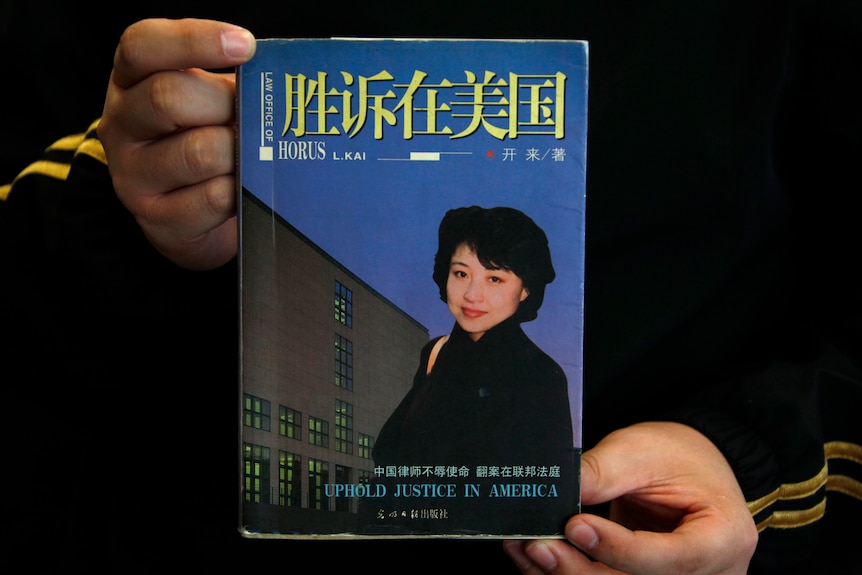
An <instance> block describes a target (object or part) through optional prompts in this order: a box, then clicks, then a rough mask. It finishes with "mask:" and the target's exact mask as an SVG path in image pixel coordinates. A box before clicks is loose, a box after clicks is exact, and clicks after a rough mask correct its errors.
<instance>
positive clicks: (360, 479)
mask: <svg viewBox="0 0 862 575" xmlns="http://www.w3.org/2000/svg"><path fill="white" fill-rule="evenodd" d="M356 482H357V483H358V484H360V485H369V484H370V483H371V472H370V471H368V470H367V469H360V470H359V472H358V473H357V474H356Z"/></svg>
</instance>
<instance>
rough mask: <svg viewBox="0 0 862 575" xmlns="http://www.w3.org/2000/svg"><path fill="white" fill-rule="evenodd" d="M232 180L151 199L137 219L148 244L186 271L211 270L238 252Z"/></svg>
mask: <svg viewBox="0 0 862 575" xmlns="http://www.w3.org/2000/svg"><path fill="white" fill-rule="evenodd" d="M235 214H236V196H235V189H234V178H233V177H220V178H214V179H212V180H209V181H206V182H202V183H200V184H196V185H194V186H189V187H188V188H184V189H181V190H176V191H174V192H171V193H170V194H164V195H162V196H158V197H156V198H154V199H153V200H152V201H151V202H150V203H149V205H148V210H146V211H145V212H143V215H140V216H138V220H139V221H140V222H141V228H142V229H143V230H144V232H145V233H146V235H147V237H148V238H149V239H150V242H151V243H152V244H153V245H154V246H155V247H156V248H157V249H158V250H159V251H160V252H161V253H162V254H163V255H164V256H165V257H167V258H168V259H170V260H171V261H173V262H174V263H177V264H179V265H180V266H182V267H186V268H189V269H213V268H215V267H218V266H220V265H222V264H224V263H225V262H227V261H228V260H230V259H231V258H232V257H233V256H234V255H236V251H237V227H236V226H237V222H236V215H235Z"/></svg>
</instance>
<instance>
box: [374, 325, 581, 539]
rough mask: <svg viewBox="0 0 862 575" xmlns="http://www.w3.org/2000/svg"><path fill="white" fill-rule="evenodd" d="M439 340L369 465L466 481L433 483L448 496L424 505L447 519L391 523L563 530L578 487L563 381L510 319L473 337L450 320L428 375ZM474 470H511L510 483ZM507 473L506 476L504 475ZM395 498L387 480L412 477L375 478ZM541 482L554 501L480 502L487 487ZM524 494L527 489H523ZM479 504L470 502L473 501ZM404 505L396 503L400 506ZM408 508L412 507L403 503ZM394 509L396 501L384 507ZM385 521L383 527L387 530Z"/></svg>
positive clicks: (424, 357) (411, 527) (422, 527)
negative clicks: (444, 471) (447, 470)
mask: <svg viewBox="0 0 862 575" xmlns="http://www.w3.org/2000/svg"><path fill="white" fill-rule="evenodd" d="M439 339H440V338H435V339H433V340H432V341H430V342H429V343H428V344H426V345H425V346H424V348H423V349H422V352H421V354H420V362H419V368H418V369H417V370H416V375H415V376H414V378H413V387H412V388H411V389H410V391H409V392H408V393H407V395H406V396H405V397H404V399H403V400H402V401H401V403H400V405H399V406H398V407H397V408H396V409H395V411H394V412H393V413H392V415H391V416H390V417H389V419H388V420H387V422H386V424H385V425H384V426H383V428H382V429H381V431H380V433H379V434H378V436H377V441H376V443H375V445H374V453H373V457H374V465H375V467H376V468H386V467H387V466H395V467H400V466H408V467H409V466H419V467H423V466H435V465H443V466H447V467H452V468H454V469H461V468H464V469H466V470H469V471H470V474H469V475H468V476H450V477H447V478H445V479H439V480H438V479H434V478H432V479H433V480H434V481H439V482H442V483H447V484H453V485H457V490H456V495H457V496H456V497H451V498H450V497H446V498H440V499H430V498H429V499H427V500H426V499H423V500H422V501H423V503H427V504H429V505H432V506H436V507H439V508H443V509H446V511H447V518H446V519H445V520H440V519H438V518H434V519H429V520H428V521H427V522H426V523H423V522H420V521H414V520H411V519H410V518H409V517H408V518H405V520H396V521H392V523H396V524H398V525H399V526H403V527H405V528H406V529H407V530H408V531H409V532H413V533H416V532H423V531H426V530H427V532H431V533H433V532H435V531H437V532H439V531H441V530H442V531H447V532H457V533H475V534H488V533H492V534H509V535H514V534H520V533H523V531H522V527H523V526H525V525H533V526H535V529H534V530H533V531H529V532H528V533H526V534H535V533H545V534H551V533H562V527H563V525H564V524H565V520H566V518H568V517H569V516H571V515H572V511H573V510H575V509H576V508H577V496H576V493H575V490H574V487H575V485H576V482H577V474H576V471H575V470H576V468H575V455H576V453H575V449H574V444H573V441H574V440H573V435H572V419H571V412H570V409H569V397H568V383H567V380H566V376H565V374H564V373H563V370H562V369H561V368H560V366H559V365H557V363H556V362H555V361H554V360H553V359H551V358H550V357H549V356H548V355H547V354H546V353H545V352H543V351H542V350H541V349H539V348H538V347H537V346H536V344H534V343H533V342H532V341H531V340H530V339H529V338H528V337H527V336H526V334H525V333H524V332H523V330H522V329H521V326H520V324H519V323H518V322H517V321H516V320H515V319H514V318H509V319H508V320H506V321H504V322H502V323H501V324H499V325H497V326H495V327H493V328H492V329H490V330H488V331H487V332H486V333H485V334H484V335H483V336H482V337H481V338H480V339H479V340H478V341H473V340H472V339H471V338H470V335H469V334H468V333H466V332H465V331H464V330H463V329H461V327H460V326H459V325H458V324H457V323H456V324H455V327H454V328H453V329H452V332H451V334H450V335H449V338H448V340H447V341H446V343H445V344H444V345H443V346H442V347H441V348H440V352H439V355H438V356H437V359H436V361H435V363H434V365H433V368H432V370H431V373H430V374H427V375H426V371H427V368H428V361H429V356H430V355H431V350H432V348H433V346H434V345H435V344H436V343H437V342H438V340H439ZM480 468H496V469H498V470H504V469H509V468H517V472H516V473H517V475H518V477H519V479H517V480H511V479H507V478H504V477H500V476H496V475H491V476H489V477H484V478H480V477H477V476H476V471H477V470H478V469H480ZM506 473H508V471H506ZM376 482H377V483H379V484H383V485H386V486H387V487H388V494H389V495H391V494H393V493H394V492H395V489H396V487H395V486H396V484H399V483H400V484H403V483H407V482H415V483H423V481H422V479H421V477H419V478H403V477H394V478H382V477H381V478H378V479H377V480H376ZM465 484H476V485H478V486H479V487H480V493H481V496H480V497H478V498H466V497H464V496H463V495H464V485H465ZM511 484H518V485H521V484H527V485H531V486H532V485H533V484H541V485H542V486H543V487H542V488H540V489H541V490H542V491H543V492H544V488H545V487H547V488H548V489H551V486H552V488H553V496H550V497H549V496H538V495H537V494H536V491H529V492H528V493H529V495H527V496H522V497H516V498H510V497H489V494H490V493H492V491H491V489H492V486H494V485H498V486H501V485H511ZM531 489H532V488H531ZM477 499H478V500H477ZM401 501H404V500H401ZM410 503H415V501H411V502H410ZM385 504H386V505H391V506H395V507H398V506H399V500H398V499H397V498H394V499H391V500H388V501H385ZM389 523H390V522H389V521H387V522H386V524H387V525H388V524H389Z"/></svg>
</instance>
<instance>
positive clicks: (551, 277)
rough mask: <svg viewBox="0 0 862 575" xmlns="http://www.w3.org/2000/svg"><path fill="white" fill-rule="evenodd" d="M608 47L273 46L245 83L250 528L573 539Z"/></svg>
mask: <svg viewBox="0 0 862 575" xmlns="http://www.w3.org/2000/svg"><path fill="white" fill-rule="evenodd" d="M587 87H588V44H587V43H586V42H584V41H578V40H502V39H500V40H489V39H399V38H320V39H318V38H312V39H277V38H275V39H263V40H259V41H258V44H257V52H256V54H255V56H254V58H253V59H252V60H251V61H250V62H248V63H247V64H244V65H242V66H240V67H239V68H238V70H237V194H238V215H239V269H240V272H239V282H240V290H239V293H240V296H239V297H240V302H239V308H240V317H239V329H240V352H239V353H240V375H239V380H240V381H239V388H240V391H239V403H240V409H239V420H240V421H239V433H240V442H239V443H240V453H239V457H238V459H239V468H240V471H239V480H240V489H239V491H240V495H239V504H240V505H239V507H240V509H239V515H240V521H239V523H240V524H239V530H240V532H241V533H242V535H243V536H245V537H250V538H319V537H325V538H339V537H343V538H387V537H392V538H402V537H411V538H412V537H445V538H455V537H460V538H504V537H506V538H510V537H562V536H563V535H562V533H563V526H564V524H565V521H566V519H567V518H568V517H570V516H571V515H573V514H575V513H577V512H579V510H580V486H579V480H580V455H581V417H582V383H583V381H582V336H583V309H584V308H583V293H584V291H583V290H584V225H585V203H586V191H585V183H586V138H587Z"/></svg>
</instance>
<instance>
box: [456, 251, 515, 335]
mask: <svg viewBox="0 0 862 575" xmlns="http://www.w3.org/2000/svg"><path fill="white" fill-rule="evenodd" d="M528 295H529V291H528V290H527V288H525V287H524V282H523V281H521V278H519V277H518V276H517V275H515V274H514V273H512V272H510V271H508V270H502V269H501V270H489V269H488V268H486V267H485V266H483V265H482V263H481V262H480V261H479V258H477V257H476V254H475V252H473V250H471V249H470V248H469V247H467V245H466V244H461V245H460V246H458V247H457V248H456V249H455V253H454V254H452V259H451V261H450V264H449V278H448V279H447V280H446V301H447V303H448V305H449V311H450V312H452V315H453V316H455V321H457V322H458V325H460V326H461V329H463V330H464V331H466V332H467V333H469V334H470V337H472V338H473V341H477V340H478V339H479V338H480V337H482V336H483V335H484V334H485V332H486V331H488V330H489V329H491V328H492V327H494V326H495V325H497V324H498V323H500V322H501V321H503V320H505V319H507V318H509V317H511V316H512V315H513V314H514V313H515V311H517V309H518V305H519V304H520V303H521V302H522V301H524V300H525V299H527V296H528Z"/></svg>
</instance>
